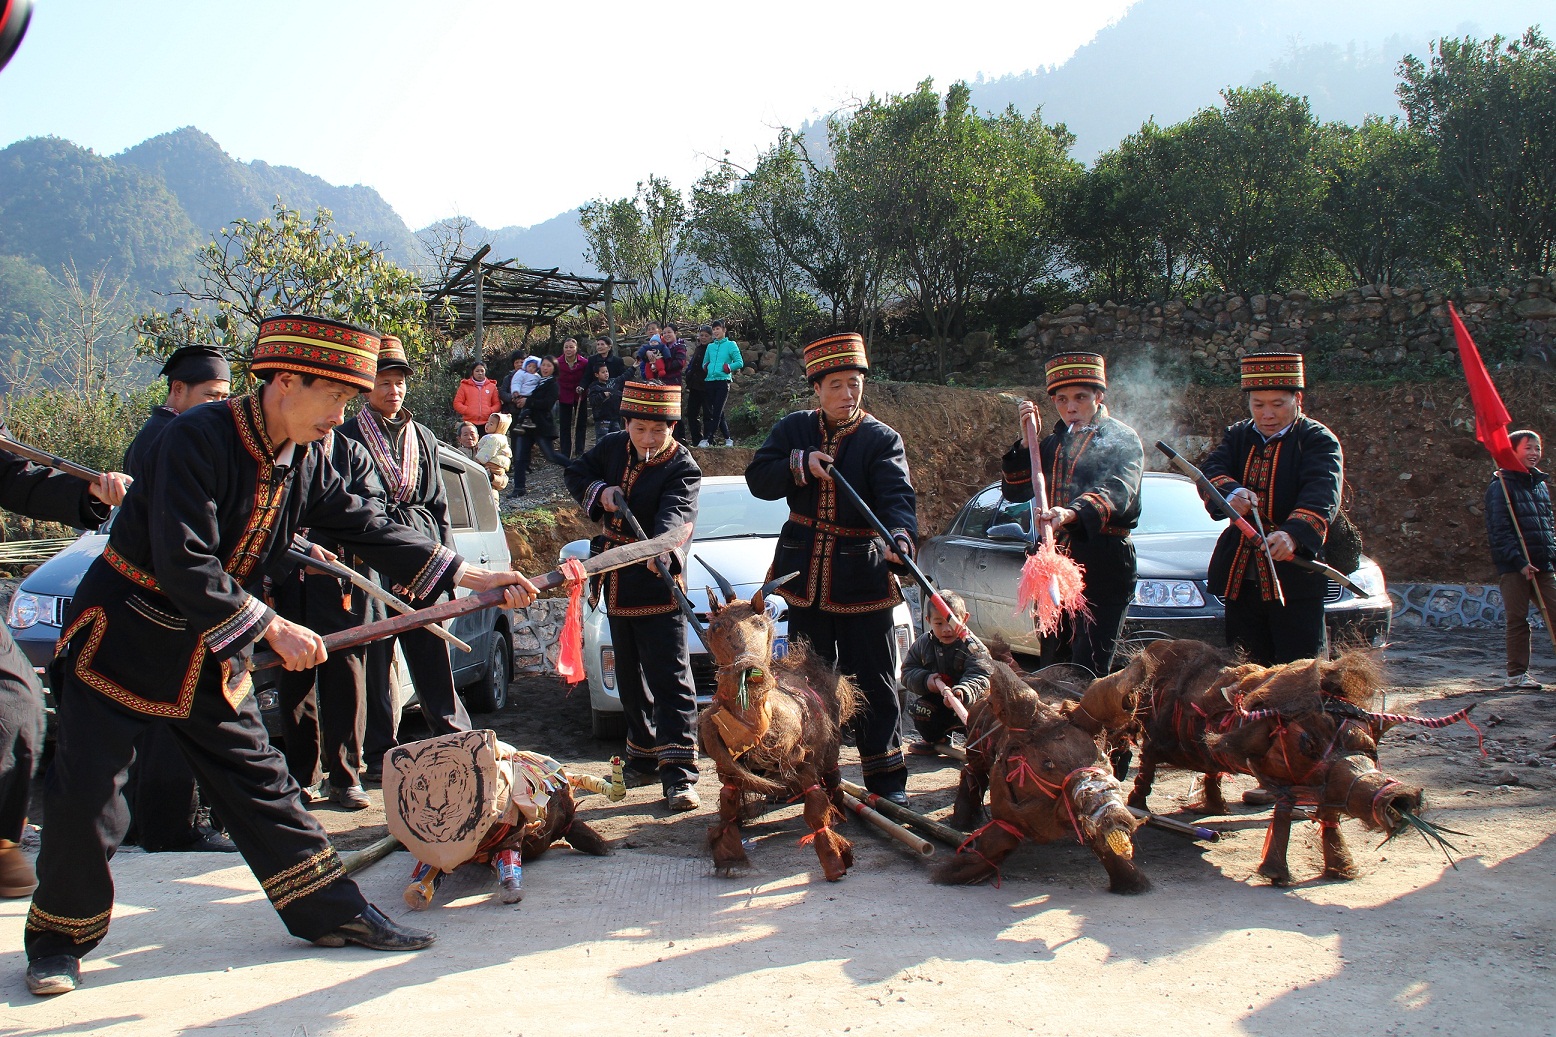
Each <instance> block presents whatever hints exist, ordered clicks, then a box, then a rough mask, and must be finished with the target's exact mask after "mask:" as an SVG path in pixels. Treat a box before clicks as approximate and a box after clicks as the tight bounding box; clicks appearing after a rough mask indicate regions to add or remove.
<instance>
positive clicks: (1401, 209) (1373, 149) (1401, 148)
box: [1319, 117, 1444, 285]
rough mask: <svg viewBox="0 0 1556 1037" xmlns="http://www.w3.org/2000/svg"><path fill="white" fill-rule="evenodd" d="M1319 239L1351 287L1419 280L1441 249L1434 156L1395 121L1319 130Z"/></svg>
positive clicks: (1419, 136)
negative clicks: (1321, 185)
mask: <svg viewBox="0 0 1556 1037" xmlns="http://www.w3.org/2000/svg"><path fill="white" fill-rule="evenodd" d="M1319 153H1320V156H1319V164H1320V167H1321V168H1322V170H1323V175H1324V180H1325V189H1324V197H1323V203H1322V207H1321V209H1322V213H1321V216H1320V234H1319V239H1320V240H1321V241H1322V242H1323V245H1324V247H1325V248H1327V249H1328V250H1329V251H1330V252H1331V253H1332V254H1333V255H1334V258H1335V259H1336V260H1338V261H1339V263H1340V264H1341V265H1342V266H1343V267H1344V268H1345V272H1346V275H1347V277H1348V279H1349V280H1350V281H1351V282H1352V283H1353V284H1389V285H1393V284H1400V283H1401V282H1402V280H1403V279H1405V278H1409V277H1416V278H1419V277H1420V276H1421V274H1422V272H1423V270H1424V269H1426V268H1429V267H1431V266H1433V265H1435V263H1434V259H1435V257H1436V256H1437V255H1438V253H1439V252H1440V250H1441V248H1442V242H1443V239H1444V234H1443V227H1442V223H1441V220H1440V217H1439V215H1438V214H1439V212H1440V211H1441V206H1442V202H1443V199H1442V190H1441V183H1442V182H1441V178H1440V176H1439V167H1438V162H1437V151H1436V148H1435V147H1434V146H1433V143H1432V141H1431V140H1430V138H1428V137H1427V136H1426V135H1425V134H1424V133H1422V132H1420V131H1419V130H1413V129H1410V128H1408V127H1406V126H1402V125H1401V124H1400V122H1399V120H1397V119H1387V120H1385V119H1380V118H1376V117H1372V118H1368V119H1367V120H1366V121H1365V122H1363V123H1362V125H1361V126H1347V125H1345V124H1344V123H1332V124H1330V125H1328V126H1325V127H1324V128H1323V133H1322V142H1321V144H1320V146H1319Z"/></svg>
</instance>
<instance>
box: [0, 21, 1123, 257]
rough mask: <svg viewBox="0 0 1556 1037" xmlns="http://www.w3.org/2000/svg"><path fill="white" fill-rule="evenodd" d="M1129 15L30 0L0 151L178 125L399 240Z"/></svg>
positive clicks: (767, 135) (10, 78)
mask: <svg viewBox="0 0 1556 1037" xmlns="http://www.w3.org/2000/svg"><path fill="white" fill-rule="evenodd" d="M1130 2H1131V0H1087V2H1085V3H1075V2H1073V0H1061V2H1055V0H1026V2H1002V0H958V2H956V3H945V2H943V0H937V2H932V3H924V2H920V0H900V2H895V3H875V2H871V3H863V2H851V0H781V2H779V3H736V2H729V0H724V2H720V3H705V2H693V0H660V2H657V3H652V2H651V3H645V2H641V0H640V2H631V3H619V2H616V0H597V2H595V3H591V4H583V3H576V2H573V3H560V4H557V3H549V4H538V3H534V2H532V0H438V2H436V3H427V2H426V0H303V2H298V0H270V2H267V3H263V4H255V3H239V2H236V0H200V2H187V0H161V2H149V3H148V2H144V0H142V2H132V0H36V6H35V9H34V12H33V18H32V24H31V26H30V28H29V29H28V33H27V38H26V39H25V40H24V41H23V43H22V47H21V50H20V52H19V53H18V54H17V56H16V57H15V59H14V60H12V62H11V64H10V65H9V66H8V67H7V68H6V69H5V71H4V73H3V74H0V147H3V146H4V145H7V144H10V143H12V142H14V141H16V140H20V139H23V138H26V137H34V136H43V135H53V136H58V137H64V138H66V139H68V140H71V141H74V142H75V143H77V144H80V145H83V146H85V147H89V148H91V149H93V150H94V151H96V152H97V153H99V154H103V155H112V154H114V153H116V152H119V151H122V150H124V149H125V148H128V147H130V146H133V145H135V144H137V143H139V142H140V141H142V140H145V139H146V138H148V137H152V136H155V135H157V134H159V133H165V132H167V131H169V130H173V129H177V128H179V127H182V126H190V125H193V126H196V127H198V128H199V129H201V130H204V131H205V132H206V133H208V134H210V135H211V136H212V137H214V138H215V139H216V141H217V142H218V143H220V144H221V145H222V147H224V148H225V149H226V150H227V152H228V154H230V155H232V156H233V157H234V158H237V159H241V160H245V161H247V160H251V159H263V160H265V161H267V162H270V163H273V164H277V165H289V166H296V167H298V168H300V169H303V170H305V171H306V172H309V173H313V174H315V175H317V176H320V177H323V178H324V179H325V180H328V181H330V182H331V183H335V184H358V183H360V184H366V185H368V186H370V187H373V188H376V189H377V190H378V191H379V193H380V194H382V195H383V196H384V198H385V199H386V200H387V201H388V202H389V204H390V205H392V206H393V207H394V208H395V210H396V211H397V212H398V213H399V214H400V215H401V217H403V218H404V219H405V221H406V223H407V224H409V225H410V226H411V227H412V228H413V229H414V228H419V227H422V226H425V225H427V224H428V223H431V222H433V221H434V220H437V219H440V218H443V217H446V216H453V215H455V214H459V215H464V216H467V217H469V218H471V219H473V220H475V221H476V222H477V223H480V224H482V225H483V226H486V227H491V228H497V227H503V226H509V225H520V226H527V225H531V224H534V223H538V222H541V221H543V220H546V219H548V218H550V217H552V216H555V215H557V214H558V213H561V212H564V211H566V210H568V209H571V208H573V207H574V206H576V205H578V204H580V203H582V202H584V201H587V200H589V199H592V198H596V197H612V198H614V197H621V196H625V195H630V194H631V193H632V191H633V189H634V185H635V184H636V182H637V181H638V180H640V179H643V178H644V177H645V176H647V175H648V174H650V173H654V174H659V175H662V176H667V177H669V178H670V179H671V181H672V182H674V183H676V184H678V185H680V186H682V187H688V186H690V184H691V183H692V182H693V181H694V180H695V179H696V178H697V176H698V175H700V173H701V172H702V171H703V170H704V169H705V168H707V166H708V165H709V164H711V162H712V161H715V160H716V159H717V158H718V157H720V156H722V154H723V152H724V151H725V150H726V149H727V150H728V151H729V152H730V154H731V157H733V158H735V159H736V160H737V161H739V160H742V159H749V158H750V157H752V156H754V155H755V154H756V153H757V152H758V151H759V150H760V149H761V148H762V147H764V146H765V145H766V144H767V143H769V142H771V141H772V140H773V139H774V137H775V136H776V130H777V128H778V127H780V126H784V125H788V126H799V125H800V124H801V123H802V122H804V121H805V120H806V119H809V118H813V117H817V116H822V115H825V114H826V113H828V112H830V111H833V110H836V109H838V108H840V107H844V106H846V105H847V104H848V103H849V102H850V101H851V100H855V99H860V98H863V97H865V96H868V94H869V93H870V92H871V91H874V92H876V93H877V94H880V93H893V92H902V91H907V90H911V89H912V88H913V86H914V85H915V84H916V83H917V82H918V81H919V80H921V79H923V78H924V77H925V76H932V77H933V78H934V79H935V81H936V83H937V84H938V85H940V86H941V87H944V86H945V85H947V84H949V83H951V82H953V81H954V80H956V79H962V78H965V79H969V80H971V79H974V78H975V77H976V76H978V75H979V74H980V73H982V74H985V75H987V76H991V77H992V76H997V75H1003V74H1006V73H1012V72H1022V71H1027V70H1030V69H1035V68H1040V67H1043V66H1048V65H1054V64H1059V63H1062V62H1063V61H1064V60H1065V59H1066V58H1068V57H1069V56H1070V55H1071V54H1072V53H1074V52H1075V50H1076V49H1077V48H1078V47H1080V46H1081V45H1083V44H1084V43H1086V42H1087V41H1088V40H1090V39H1091V38H1092V37H1093V36H1094V35H1096V33H1097V32H1098V31H1099V30H1100V29H1102V28H1104V27H1105V26H1106V25H1108V24H1110V23H1112V22H1114V21H1117V20H1118V18H1119V17H1121V16H1122V15H1123V13H1124V12H1125V11H1126V10H1127V8H1128V7H1129V6H1130Z"/></svg>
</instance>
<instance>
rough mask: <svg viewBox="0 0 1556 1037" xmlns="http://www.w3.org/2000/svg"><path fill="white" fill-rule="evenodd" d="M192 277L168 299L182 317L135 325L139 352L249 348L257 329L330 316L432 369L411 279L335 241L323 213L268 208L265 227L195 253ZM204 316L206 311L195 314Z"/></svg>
mask: <svg viewBox="0 0 1556 1037" xmlns="http://www.w3.org/2000/svg"><path fill="white" fill-rule="evenodd" d="M195 265H196V269H197V271H198V272H197V274H196V275H195V277H194V278H193V280H191V281H180V282H179V283H178V286H177V288H175V289H174V291H173V292H172V293H171V295H172V296H174V297H176V298H183V299H187V300H188V301H189V302H190V303H191V304H192V305H191V306H190V307H189V308H187V309H186V308H183V307H180V308H177V309H175V310H173V311H171V312H169V313H161V312H159V313H149V314H144V315H142V316H141V317H139V318H137V319H136V322H135V327H136V331H137V332H138V334H139V336H140V345H141V348H142V350H143V351H145V352H147V353H150V354H152V355H154V356H167V355H168V354H169V353H171V352H172V351H173V350H174V349H176V348H178V347H179V346H182V345H189V344H191V343H196V342H198V343H208V344H212V345H218V346H222V347H224V348H226V349H227V350H229V351H230V352H231V353H232V354H233V355H235V356H240V357H241V356H242V354H243V353H244V352H245V351H246V350H247V349H248V348H250V347H251V346H252V344H253V340H254V337H255V336H256V335H257V334H258V331H259V323H260V321H262V320H264V319H265V318H266V317H270V316H274V315H275V314H282V313H306V314H310V315H314V316H319V317H331V318H334V319H336V320H343V321H347V322H349V323H352V324H360V325H362V326H364V327H369V328H373V329H375V330H377V331H380V332H384V333H386V334H394V335H398V336H399V337H400V339H401V340H402V341H404V343H405V348H406V353H407V354H408V355H409V356H410V357H411V358H412V362H413V363H418V362H419V363H421V364H423V365H425V364H426V363H429V362H430V361H431V360H432V357H431V355H430V353H431V349H432V338H431V335H430V333H429V332H428V330H427V327H426V317H425V315H426V304H425V302H424V301H423V299H422V295H421V290H420V286H419V285H418V283H417V280H416V278H415V277H414V276H413V275H412V274H411V273H410V272H409V271H407V270H404V269H403V268H401V267H399V266H396V265H395V264H394V263H391V262H389V261H388V260H387V259H385V258H384V256H383V252H382V250H381V249H379V248H378V247H376V246H373V245H369V244H367V243H365V242H362V241H358V240H357V238H356V236H355V235H353V234H346V235H341V234H339V233H338V232H337V231H336V230H335V228H334V223H333V218H332V217H331V215H330V212H329V210H327V209H320V210H318V211H317V212H316V213H314V215H313V217H312V218H311V219H310V218H305V217H304V216H303V215H302V214H301V213H300V212H297V211H296V210H294V209H288V208H287V207H286V205H285V204H284V203H281V202H277V203H276V204H275V207H274V210H273V215H272V216H271V217H270V218H269V219H264V220H259V221H257V222H256V221H252V220H236V221H234V222H233V224H232V225H231V226H230V227H226V228H224V229H223V230H222V231H221V233H220V235H219V237H218V240H216V241H212V242H211V243H210V244H208V245H206V246H205V247H204V248H202V249H200V251H199V252H198V253H197V254H196V257H195ZM202 306H205V307H209V308H210V310H209V312H206V311H202V309H201V307H202Z"/></svg>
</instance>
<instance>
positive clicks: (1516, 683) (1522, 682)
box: [1506, 670, 1544, 691]
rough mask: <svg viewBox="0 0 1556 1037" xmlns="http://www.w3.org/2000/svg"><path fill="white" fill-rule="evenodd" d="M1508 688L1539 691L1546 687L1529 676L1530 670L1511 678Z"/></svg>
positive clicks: (1508, 680) (1508, 681)
mask: <svg viewBox="0 0 1556 1037" xmlns="http://www.w3.org/2000/svg"><path fill="white" fill-rule="evenodd" d="M1506 686H1507V687H1509V688H1521V689H1523V690H1524V691H1539V690H1540V689H1541V688H1542V687H1544V685H1542V684H1541V683H1540V682H1539V681H1537V680H1535V679H1534V678H1533V677H1531V676H1529V671H1528V670H1525V671H1524V672H1523V673H1519V674H1514V675H1513V676H1511V677H1509V678H1508V679H1507V685H1506Z"/></svg>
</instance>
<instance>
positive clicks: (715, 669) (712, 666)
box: [692, 652, 719, 704]
mask: <svg viewBox="0 0 1556 1037" xmlns="http://www.w3.org/2000/svg"><path fill="white" fill-rule="evenodd" d="M692 687H693V688H694V689H696V692H697V702H698V703H699V704H701V703H703V702H705V701H708V700H710V699H712V698H713V693H714V692H715V691H717V690H718V687H719V664H718V663H716V662H714V660H713V656H712V654H711V653H709V652H698V653H697V654H696V655H694V656H692Z"/></svg>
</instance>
